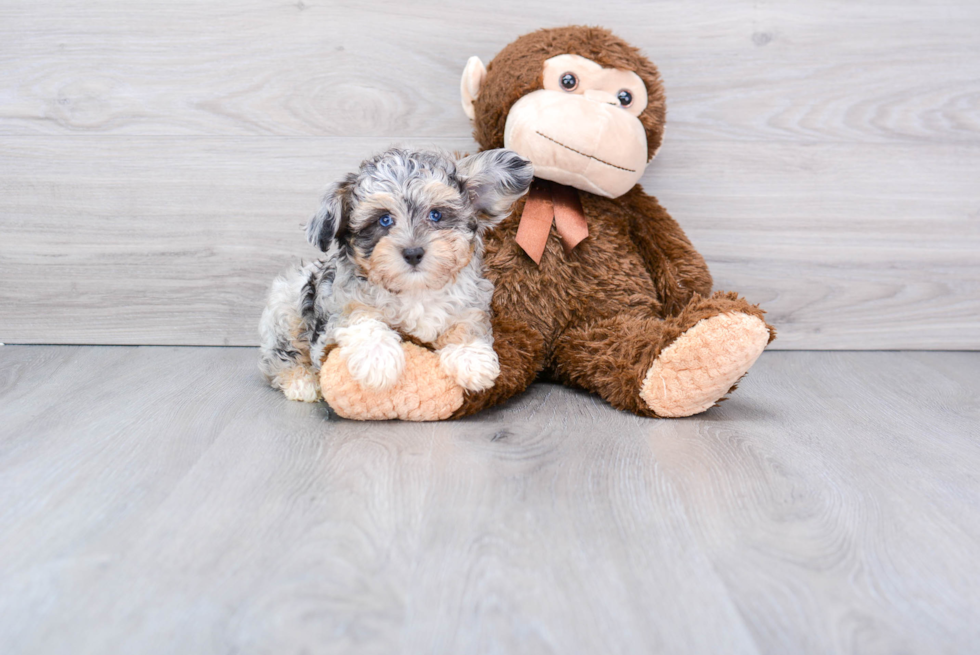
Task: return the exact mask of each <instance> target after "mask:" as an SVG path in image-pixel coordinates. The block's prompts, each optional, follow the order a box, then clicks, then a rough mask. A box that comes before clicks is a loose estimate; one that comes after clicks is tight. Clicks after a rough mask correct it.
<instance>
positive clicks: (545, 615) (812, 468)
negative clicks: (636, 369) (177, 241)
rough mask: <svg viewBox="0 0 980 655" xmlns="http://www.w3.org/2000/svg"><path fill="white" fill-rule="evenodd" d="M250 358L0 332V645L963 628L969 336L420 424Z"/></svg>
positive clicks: (484, 639)
mask: <svg viewBox="0 0 980 655" xmlns="http://www.w3.org/2000/svg"><path fill="white" fill-rule="evenodd" d="M255 359H256V353H255V351H254V350H253V349H245V348H178V347H69V346H61V347H51V346H47V347H46V346H7V347H3V348H0V499H2V502H0V650H2V652H3V653H5V654H6V655H12V654H15V653H67V652H71V653H75V654H82V653H181V654H193V653H275V654H288V653H302V652H325V653H334V652H337V653H340V652H344V653H467V654H469V653H561V654H567V653H639V652H645V653H647V652H664V653H773V654H776V653H804V652H805V653H833V652H846V653H851V652H854V653H857V652H860V653H898V652H902V653H975V652H976V649H977V643H978V640H980V621H978V616H980V473H978V471H980V353H958V352H946V353H911V352H906V353H903V352H888V353H885V352H879V353H848V352H837V353H827V352H824V353H814V352H770V353H766V354H765V355H763V357H762V359H761V360H760V362H759V363H758V364H757V366H756V367H755V368H754V369H753V372H752V374H751V375H750V376H749V377H748V378H746V380H745V381H744V383H743V385H742V387H741V388H740V389H739V392H738V393H737V394H736V395H735V397H734V398H732V399H731V400H730V401H728V402H726V403H724V404H723V405H722V406H721V407H719V408H715V409H713V410H711V411H709V412H708V413H706V414H704V415H702V416H700V417H697V418H694V419H687V420H650V419H640V418H636V417H634V416H631V415H628V414H624V413H620V412H617V411H615V410H612V409H610V408H609V407H608V406H606V405H604V404H603V403H602V402H600V401H598V400H596V399H595V398H593V397H590V396H588V395H586V394H583V393H578V392H575V391H571V390H567V389H563V388H560V387H555V386H551V385H547V384H539V385H535V386H534V387H533V388H532V390H531V391H530V392H529V393H527V394H526V395H525V396H523V397H522V398H520V399H518V400H517V401H515V402H513V403H511V404H509V405H507V406H504V407H501V408H498V409H497V410H495V411H493V412H490V413H487V414H485V415H483V416H481V417H478V418H475V419H472V420H466V421H460V422H449V423H440V424H404V423H394V422H392V423H355V422H347V421H343V420H339V419H337V418H336V417H334V416H331V415H330V414H329V413H328V411H327V410H326V409H325V407H324V406H322V405H304V404H298V403H290V402H287V401H285V400H284V399H282V397H281V396H280V395H278V394H277V393H275V392H273V391H272V390H270V389H268V388H266V387H265V386H264V385H263V384H262V382H261V380H260V379H259V377H258V375H257V372H256V368H255Z"/></svg>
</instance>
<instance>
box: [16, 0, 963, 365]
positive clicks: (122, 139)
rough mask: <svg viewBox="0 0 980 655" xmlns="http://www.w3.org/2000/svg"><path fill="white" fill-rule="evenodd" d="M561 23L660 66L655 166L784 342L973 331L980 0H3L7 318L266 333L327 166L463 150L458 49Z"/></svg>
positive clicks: (133, 334)
mask: <svg viewBox="0 0 980 655" xmlns="http://www.w3.org/2000/svg"><path fill="white" fill-rule="evenodd" d="M515 17H519V18H520V20H516V18H515ZM570 22H578V23H591V24H598V23H601V24H605V25H608V26H609V27H611V28H613V29H614V30H615V31H616V32H618V33H620V34H622V35H623V36H624V37H625V38H627V39H628V40H630V41H631V42H633V43H635V44H637V45H638V46H640V47H641V48H643V49H644V50H645V51H646V52H647V53H648V54H649V55H650V56H651V58H653V59H654V60H655V61H656V62H657V63H658V65H659V66H660V68H661V70H662V72H663V75H664V80H665V83H666V86H667V92H668V101H669V102H668V104H669V116H668V121H669V124H668V130H667V140H666V144H665V147H664V149H663V151H662V153H661V155H660V156H659V157H658V158H657V159H656V160H655V161H654V163H653V164H652V165H651V167H650V169H649V171H648V173H647V175H646V176H645V177H644V179H643V184H644V185H645V186H646V187H647V189H648V190H649V191H651V192H653V193H654V194H655V195H657V196H658V197H659V198H660V200H661V201H662V202H663V204H664V205H665V206H666V207H667V208H668V209H669V210H670V211H671V212H672V214H673V215H674V216H675V217H676V218H677V219H678V220H679V221H680V222H681V224H682V225H683V226H684V228H685V229H686V230H687V231H688V233H689V234H690V236H691V237H692V238H693V240H694V242H695V244H696V246H697V247H698V248H699V249H701V250H702V252H703V253H704V254H705V255H706V258H707V259H708V262H709V265H710V266H711V268H712V270H713V272H714V274H715V277H716V280H717V287H718V288H724V289H731V290H737V291H740V292H742V293H744V294H745V295H747V296H748V298H749V299H750V300H752V301H753V302H760V303H763V305H764V307H765V308H766V309H768V310H769V311H770V317H771V320H772V321H773V322H774V323H775V324H776V326H777V327H778V328H779V333H780V339H779V340H778V341H776V342H775V344H774V347H775V348H789V349H798V348H809V349H868V348H879V349H901V348H920V349H961V348H966V349H976V348H980V288H978V287H980V282H978V280H980V270H978V268H980V254H978V253H980V185H977V184H976V175H975V174H974V171H976V170H977V169H978V163H980V162H978V160H980V42H978V40H977V39H976V34H977V31H978V29H980V6H978V5H977V4H976V3H974V2H957V1H954V0H944V1H943V2H940V3H916V2H903V1H892V2H873V3H864V2H862V3H852V2H831V1H828V0H822V1H821V2H818V3H812V2H802V1H801V2H787V3H749V2H745V1H738V2H720V1H712V2H709V3H707V4H704V3H701V4H699V5H698V6H697V7H691V6H690V5H689V4H687V3H678V2H658V3H654V4H650V3H642V2H626V1H616V2H612V3H603V4H589V3H568V2H544V3H535V4H533V5H528V4H527V3H518V2H510V1H509V0H508V1H507V2H503V3H498V4H496V5H495V6H494V10H493V11H487V10H486V8H485V7H483V6H482V5H474V4H472V3H463V2H450V3H444V2H439V3H436V2H422V3H413V4H412V6H411V8H407V7H405V6H403V5H402V4H401V3H395V2H376V3H369V4H365V3H360V4H358V3H318V2H313V1H312V0H302V1H300V2H296V3H278V4H277V3H268V2H260V1H259V0H239V1H236V2H234V3H211V4H206V3H197V2H185V1H180V2H170V3H162V2H156V1H154V2H143V3H137V4H135V5H134V4H132V3H121V2H116V1H114V0H99V1H95V2H81V1H67V0H65V1H60V2H55V3H49V4H45V5H44V6H39V5H37V4H36V3H28V2H24V1H22V0H17V1H12V2H5V3H3V4H2V6H0V341H6V342H8V343H9V342H13V343H128V344H139V343H150V344H211V345H222V344H225V345H227V344H237V345H252V344H254V343H256V334H255V324H256V322H257V318H258V315H259V312H260V309H261V305H262V302H263V295H264V292H265V289H266V288H267V287H268V284H269V282H270V280H271V278H272V276H273V275H274V273H275V271H276V270H278V269H279V268H281V267H282V266H284V265H285V264H286V263H287V262H288V261H289V260H290V258H292V257H297V256H301V255H302V256H309V255H311V254H312V251H311V250H310V249H309V248H308V247H306V246H305V244H304V243H303V240H302V236H301V234H300V232H299V231H298V229H296V228H298V226H299V225H300V224H302V223H303V222H304V221H305V219H306V217H307V216H308V215H309V214H310V213H311V211H312V209H313V207H314V206H315V203H316V198H317V195H318V194H319V192H320V190H321V189H322V188H323V187H324V186H325V185H326V184H327V183H328V182H329V181H331V180H332V179H333V178H335V177H337V176H338V175H340V174H341V173H343V172H345V171H346V170H347V169H348V168H350V167H351V166H354V165H356V163H357V162H358V161H359V160H360V159H362V158H363V157H364V156H366V155H368V154H370V153H371V152H373V151H375V150H378V149H381V148H384V147H386V146H388V145H391V144H392V143H395V142H400V143H411V144H417V145H428V144H436V145H442V146H446V147H451V148H463V149H471V148H473V147H474V146H475V144H474V143H473V141H472V139H471V137H470V135H469V126H468V124H467V121H466V119H465V117H464V115H463V113H462V111H461V110H460V108H459V106H458V77H459V72H460V70H461V68H462V66H463V64H464V63H465V60H466V58H467V57H468V56H469V55H471V54H478V55H480V56H482V57H483V58H484V59H485V60H489V59H490V58H491V57H492V56H493V54H494V53H495V52H497V51H498V50H499V49H500V48H501V47H502V46H503V45H505V44H506V43H507V42H509V41H510V40H512V39H513V38H514V37H515V36H516V35H517V34H518V33H519V32H520V31H522V30H524V29H530V28H531V27H534V26H547V25H561V24H567V23H570ZM521 26H524V27H521Z"/></svg>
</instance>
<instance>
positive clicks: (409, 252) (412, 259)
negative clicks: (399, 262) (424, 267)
mask: <svg viewBox="0 0 980 655" xmlns="http://www.w3.org/2000/svg"><path fill="white" fill-rule="evenodd" d="M402 257H404V258H405V261H407V262H408V263H409V264H411V265H412V266H418V265H419V262H420V261H422V258H423V257H425V248H405V249H404V250H402Z"/></svg>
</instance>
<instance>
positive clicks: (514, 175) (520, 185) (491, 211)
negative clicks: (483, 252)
mask: <svg viewBox="0 0 980 655" xmlns="http://www.w3.org/2000/svg"><path fill="white" fill-rule="evenodd" d="M456 170H457V172H458V174H459V176H460V178H461V179H462V180H463V184H464V186H465V188H466V192H467V193H468V194H469V199H470V203H471V204H472V205H473V207H474V209H476V210H477V211H478V212H480V213H482V214H485V215H486V216H487V217H488V218H489V219H490V224H491V225H494V224H496V223H497V222H499V221H501V220H503V219H504V218H505V217H506V216H507V215H508V214H509V213H510V208H511V205H513V204H514V202H515V201H516V200H517V199H518V198H520V197H521V196H523V195H524V194H525V193H526V192H527V189H528V187H529V186H531V180H532V179H534V166H533V165H532V164H531V162H530V161H528V160H527V159H524V158H523V157H521V156H520V155H519V154H517V153H516V152H514V151H513V150H506V149H504V148H500V149H497V150H484V151H483V152H480V153H477V154H475V155H470V156H469V157H466V158H464V159H461V160H460V161H458V162H457V163H456Z"/></svg>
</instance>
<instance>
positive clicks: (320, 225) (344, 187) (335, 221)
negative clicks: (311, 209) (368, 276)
mask: <svg viewBox="0 0 980 655" xmlns="http://www.w3.org/2000/svg"><path fill="white" fill-rule="evenodd" d="M355 179H356V178H355V176H354V175H348V176H347V177H346V178H345V179H344V180H342V181H341V182H338V183H336V184H334V185H333V186H332V187H330V190H328V191H327V193H326V194H325V195H324V196H323V200H321V201H320V208H319V209H318V210H317V212H316V214H315V215H314V216H313V218H311V219H310V224H309V225H307V226H306V238H307V239H308V240H309V242H310V243H312V244H313V245H314V246H316V247H317V248H319V249H320V250H322V251H323V252H326V251H327V249H328V248H329V247H330V242H331V241H333V240H334V239H340V238H341V237H343V236H344V234H345V233H346V232H347V214H348V213H349V212H350V192H351V189H352V188H353V185H354V181H355Z"/></svg>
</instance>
